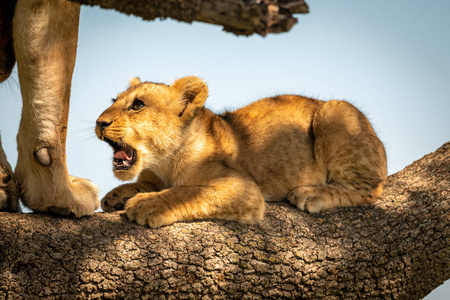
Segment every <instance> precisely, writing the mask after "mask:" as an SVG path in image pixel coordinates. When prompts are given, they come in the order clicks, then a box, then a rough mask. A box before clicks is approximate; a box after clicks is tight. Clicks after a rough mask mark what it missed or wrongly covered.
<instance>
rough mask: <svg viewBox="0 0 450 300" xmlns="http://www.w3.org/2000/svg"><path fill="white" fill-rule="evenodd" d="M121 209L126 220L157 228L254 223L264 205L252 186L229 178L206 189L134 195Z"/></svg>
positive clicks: (188, 188) (168, 190) (237, 179)
mask: <svg viewBox="0 0 450 300" xmlns="http://www.w3.org/2000/svg"><path fill="white" fill-rule="evenodd" d="M125 209H126V213H127V216H128V218H129V219H130V220H132V221H136V222H137V223H138V224H140V225H148V226H150V227H152V228H157V227H161V226H164V225H169V224H172V223H174V222H178V221H190V220H198V219H224V220H235V221H242V222H246V223H254V222H257V221H261V220H262V218H263V215H264V209H265V202H264V198H263V196H262V194H261V191H260V190H259V188H258V187H257V186H256V184H255V183H253V182H251V181H249V180H248V181H247V180H242V179H240V178H236V177H234V178H232V177H230V178H225V179H222V180H220V181H218V182H216V183H215V184H213V185H209V186H207V185H205V186H185V187H174V188H170V189H166V190H163V191H160V192H153V193H141V194H137V195H136V196H135V197H133V198H131V199H130V200H128V202H127V204H126V206H125Z"/></svg>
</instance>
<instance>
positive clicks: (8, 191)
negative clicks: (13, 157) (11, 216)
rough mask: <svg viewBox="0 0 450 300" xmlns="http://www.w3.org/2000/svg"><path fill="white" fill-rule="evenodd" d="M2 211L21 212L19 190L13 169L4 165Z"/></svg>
mask: <svg viewBox="0 0 450 300" xmlns="http://www.w3.org/2000/svg"><path fill="white" fill-rule="evenodd" d="M0 211H9V212H17V211H20V206H19V189H18V188H17V185H16V183H15V182H14V179H13V176H12V171H11V168H8V167H3V166H2V165H0Z"/></svg>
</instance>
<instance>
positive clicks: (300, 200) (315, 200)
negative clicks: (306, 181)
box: [287, 186, 329, 213]
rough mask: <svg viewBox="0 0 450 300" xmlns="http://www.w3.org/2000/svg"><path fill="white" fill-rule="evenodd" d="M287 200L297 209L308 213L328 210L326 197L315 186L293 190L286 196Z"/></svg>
mask: <svg viewBox="0 0 450 300" xmlns="http://www.w3.org/2000/svg"><path fill="white" fill-rule="evenodd" d="M287 199H288V200H289V202H291V203H292V204H293V205H295V206H297V208H298V209H300V210H302V211H307V212H309V213H318V212H320V211H322V210H324V209H327V208H329V207H328V206H329V205H328V202H329V201H328V198H327V195H326V194H324V193H323V190H322V189H321V188H320V187H317V186H302V187H298V188H295V189H293V190H292V191H291V192H290V193H289V194H288V196H287Z"/></svg>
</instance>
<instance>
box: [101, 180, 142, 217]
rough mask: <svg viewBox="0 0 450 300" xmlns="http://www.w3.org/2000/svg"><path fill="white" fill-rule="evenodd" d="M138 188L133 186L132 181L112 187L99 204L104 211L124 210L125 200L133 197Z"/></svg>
mask: <svg viewBox="0 0 450 300" xmlns="http://www.w3.org/2000/svg"><path fill="white" fill-rule="evenodd" d="M137 193H139V190H137V189H136V188H135V184H134V183H127V184H122V185H120V186H118V187H116V188H114V189H112V190H111V191H110V192H109V193H108V194H106V195H105V197H103V199H102V200H101V206H102V209H103V211H104V212H113V211H117V210H124V209H125V204H127V201H128V200H130V199H131V198H132V197H134V196H135V195H136V194H137Z"/></svg>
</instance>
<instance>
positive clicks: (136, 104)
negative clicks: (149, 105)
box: [130, 99, 145, 110]
mask: <svg viewBox="0 0 450 300" xmlns="http://www.w3.org/2000/svg"><path fill="white" fill-rule="evenodd" d="M144 106H145V104H144V102H143V101H142V100H139V99H134V101H133V104H131V106H130V109H132V110H140V109H141V108H143V107H144Z"/></svg>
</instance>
